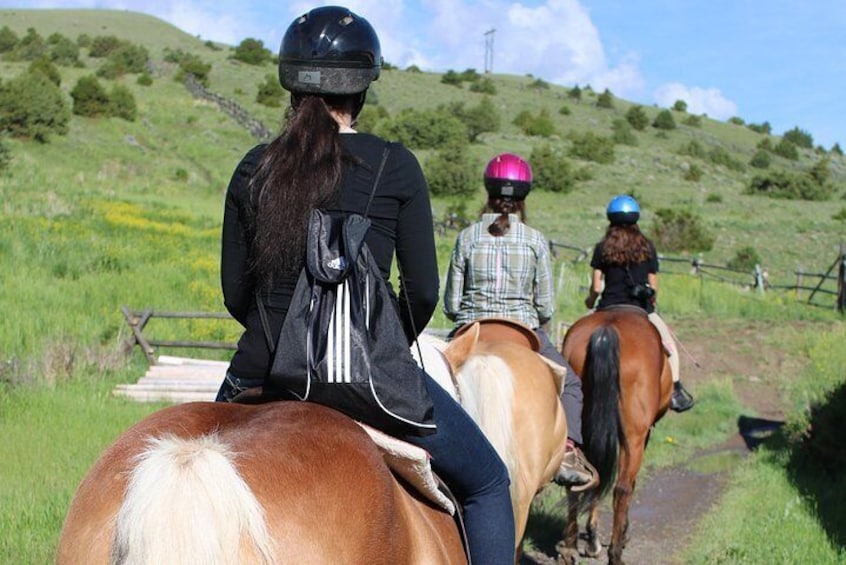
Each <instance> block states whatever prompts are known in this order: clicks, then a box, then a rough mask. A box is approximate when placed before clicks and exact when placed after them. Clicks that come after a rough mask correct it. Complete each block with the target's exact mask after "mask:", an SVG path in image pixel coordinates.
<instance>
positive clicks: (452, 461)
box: [402, 375, 515, 565]
mask: <svg viewBox="0 0 846 565" xmlns="http://www.w3.org/2000/svg"><path fill="white" fill-rule="evenodd" d="M426 386H427V387H428V389H429V395H430V396H431V397H432V402H433V403H434V405H435V423H436V424H437V426H438V431H437V432H436V433H434V434H432V435H428V436H424V437H419V436H408V437H403V438H402V439H403V440H405V441H407V442H408V443H411V444H414V445H417V446H419V447H422V448H423V449H425V450H426V451H428V452H429V454H430V455H431V456H432V468H433V469H434V470H435V472H436V473H437V474H438V475H440V477H441V478H442V479H443V480H444V481H445V482H446V483H447V484H448V485H449V487H450V489H451V490H452V492H453V494H455V496H456V497H457V498H458V500H459V502H461V504H462V506H463V507H464V525H465V527H466V528H467V539H468V543H469V545H470V557H471V559H472V561H473V563H479V564H480V565H488V564H490V565H500V564H501V565H513V564H514V545H515V541H514V513H513V510H512V508H511V495H510V494H509V491H508V485H509V479H508V469H507V468H506V467H505V463H503V462H502V459H500V458H499V455H498V454H497V453H496V451H495V450H494V448H493V446H491V444H490V443H489V442H488V440H487V438H486V437H485V436H484V435H483V434H482V430H480V429H479V427H478V426H477V425H476V423H475V422H474V421H473V420H472V418H470V416H468V415H467V412H465V411H464V409H463V408H462V407H461V406H460V405H459V404H458V403H457V402H456V401H455V400H453V398H452V397H451V396H450V395H449V394H448V393H447V392H446V391H445V390H444V389H443V388H441V387H440V385H438V383H436V382H435V381H434V380H433V379H432V377H430V376H429V375H426Z"/></svg>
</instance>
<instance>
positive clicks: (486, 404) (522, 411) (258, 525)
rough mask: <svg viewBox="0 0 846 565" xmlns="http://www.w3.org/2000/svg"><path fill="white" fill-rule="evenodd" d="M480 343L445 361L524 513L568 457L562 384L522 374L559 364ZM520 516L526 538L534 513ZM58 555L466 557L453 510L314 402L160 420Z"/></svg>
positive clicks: (153, 418)
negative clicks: (501, 456) (542, 397)
mask: <svg viewBox="0 0 846 565" xmlns="http://www.w3.org/2000/svg"><path fill="white" fill-rule="evenodd" d="M477 341H478V331H475V332H468V333H467V335H466V336H465V337H462V338H461V339H456V340H454V341H453V342H452V343H451V344H450V346H449V347H447V348H446V350H445V352H444V354H445V358H447V359H449V360H450V362H451V363H454V366H455V367H456V368H459V369H460V370H459V371H458V374H457V375H456V379H457V381H458V382H459V390H460V394H461V396H462V398H463V399H464V400H465V401H466V402H467V403H469V405H471V406H472V407H473V408H472V410H474V411H475V417H478V420H477V421H479V422H480V424H481V427H482V429H483V430H484V431H485V432H486V433H487V434H488V436H489V437H490V438H491V442H492V443H493V444H494V446H495V447H496V448H497V449H498V450H502V451H500V453H505V454H506V457H507V458H508V459H506V461H507V462H508V463H509V470H511V471H512V473H514V474H513V475H512V477H513V478H512V500H514V501H515V515H517V516H521V517H522V516H524V515H527V514H528V505H529V503H530V502H531V497H532V496H533V495H534V493H535V492H536V490H538V488H540V487H539V485H538V483H539V482H541V481H544V482H546V481H548V480H549V478H548V477H549V476H551V474H552V472H553V471H554V469H555V468H557V466H558V463H559V462H560V459H561V453H560V446H561V445H563V438H564V437H565V436H566V429H565V428H566V424H564V418H563V414H562V413H561V409H560V406H559V405H558V403H557V395H556V390H558V388H557V387H559V386H560V384H556V377H555V376H554V375H553V373H552V372H550V371H548V370H547V371H546V373H545V375H549V378H546V379H545V378H544V374H543V372H542V371H541V374H538V375H537V376H536V378H534V379H528V378H524V377H523V376H522V373H523V371H522V369H521V367H523V366H525V367H526V368H534V369H537V370H538V371H540V369H541V368H543V369H547V367H546V366H545V365H543V364H542V365H537V364H533V363H535V359H534V358H532V357H531V356H534V357H537V354H535V353H534V352H532V351H531V350H528V349H526V348H522V350H520V351H518V350H512V346H511V345H506V346H504V347H502V348H501V349H499V350H498V351H497V353H496V354H495V355H494V354H492V353H490V352H488V350H487V349H486V347H487V346H485V345H483V344H478V343H477ZM513 347H519V346H513ZM481 375H488V376H490V377H493V378H494V381H495V382H494V384H493V385H491V384H490V383H484V382H482V381H481V380H479V378H477V377H479V376H481ZM526 388H529V389H535V388H538V389H540V390H546V389H547V388H548V389H549V393H550V396H551V397H552V398H554V399H555V401H556V402H555V403H553V402H546V401H543V402H541V403H540V404H535V403H534V402H535V400H534V399H535V397H536V396H538V395H537V394H536V393H535V392H533V391H532V390H524V389H526ZM471 413H472V412H471ZM504 421H505V422H507V425H505V426H504V425H503V422H504ZM534 436H541V437H545V438H550V439H549V440H546V441H549V442H550V443H549V444H547V443H546V441H544V440H539V439H537V438H536V437H534ZM553 436H554V438H553ZM559 436H560V437H559ZM559 440H560V441H559ZM520 523H522V525H518V534H519V535H518V539H519V538H520V537H522V531H523V527H524V526H525V519H522V520H521V521H520V522H518V524H520ZM57 563H59V564H60V565H66V564H83V563H84V564H100V563H115V564H117V563H122V564H123V563H126V564H136V563H138V564H141V563H205V564H210V565H211V564H235V563H262V564H270V563H273V564H277V563H368V564H369V563H377V564H378V563H385V564H389V563H390V564H393V563H404V564H405V563H407V564H428V563H438V564H441V563H444V564H452V563H466V558H465V554H464V549H463V546H462V542H461V538H460V536H459V533H458V529H457V528H456V526H455V523H454V520H453V518H452V516H450V515H449V514H448V513H447V512H445V511H443V510H441V509H440V508H438V507H435V506H434V505H433V504H432V503H430V502H428V501H427V500H426V499H425V498H423V497H422V496H421V495H419V494H418V493H416V492H415V491H414V490H413V489H411V488H410V487H408V486H407V484H406V483H405V482H403V481H402V480H401V479H398V478H397V477H396V476H395V475H394V474H393V473H392V472H391V471H390V469H389V468H388V466H387V465H386V464H385V462H384V460H383V458H382V455H381V453H380V451H379V450H378V448H377V447H376V445H375V444H374V443H373V441H372V440H371V439H370V436H368V435H367V433H365V432H364V431H363V429H362V428H361V427H360V426H358V425H357V424H356V423H355V422H353V421H352V420H351V419H349V418H347V417H346V416H343V415H342V414H340V413H339V412H336V411H334V410H331V409H328V408H325V407H322V406H319V405H316V404H310V403H299V402H273V403H269V404H261V405H245V404H226V403H211V402H198V403H190V404H182V405H177V406H173V407H169V408H166V409H164V410H160V411H158V412H156V413H154V414H152V415H150V416H148V417H147V418H145V419H144V420H142V421H141V422H139V423H138V424H136V425H135V426H133V427H131V428H130V429H129V430H127V431H126V432H124V433H123V434H122V435H121V436H120V437H119V438H118V439H117V441H116V442H115V443H114V444H113V445H112V446H110V447H109V448H108V449H107V450H106V451H105V452H104V453H103V454H102V455H101V456H100V458H99V459H98V461H97V462H96V463H95V464H94V466H93V467H92V469H91V470H90V471H89V472H88V474H87V475H86V477H85V478H84V479H83V481H82V483H81V485H80V486H79V488H78V490H77V492H76V494H75V496H74V498H73V501H72V503H71V506H70V509H69V511H68V514H67V517H66V519H65V524H64V527H63V529H62V534H61V538H60V541H59V547H58V553H57Z"/></svg>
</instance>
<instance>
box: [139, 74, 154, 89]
mask: <svg viewBox="0 0 846 565" xmlns="http://www.w3.org/2000/svg"><path fill="white" fill-rule="evenodd" d="M135 82H137V83H138V84H140V85H141V86H150V85H152V84H153V77H151V76H150V74H149V73H146V72H145V73H141V74H140V75H138V78H137V79H136V81H135Z"/></svg>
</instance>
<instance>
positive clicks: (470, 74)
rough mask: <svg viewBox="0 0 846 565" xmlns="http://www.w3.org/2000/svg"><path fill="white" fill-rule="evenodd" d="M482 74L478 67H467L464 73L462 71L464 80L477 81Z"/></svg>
mask: <svg viewBox="0 0 846 565" xmlns="http://www.w3.org/2000/svg"><path fill="white" fill-rule="evenodd" d="M479 78H480V76H479V73H478V72H476V69H465V70H464V72H463V73H461V80H462V81H464V82H476V81H477V80H479Z"/></svg>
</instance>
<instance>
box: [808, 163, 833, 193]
mask: <svg viewBox="0 0 846 565" xmlns="http://www.w3.org/2000/svg"><path fill="white" fill-rule="evenodd" d="M830 164H831V159H829V158H828V157H823V158H822V159H820V160H819V161H817V162H816V163H814V166H813V167H811V169H810V170H809V171H808V174H809V175H811V178H812V179H814V182H816V183H817V184H818V185H820V186H826V185H829V184H831V182H832V174H831V170H830V169H829V168H828V166H829V165H830Z"/></svg>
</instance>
